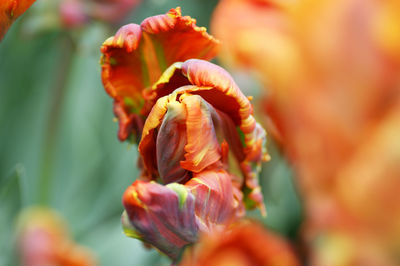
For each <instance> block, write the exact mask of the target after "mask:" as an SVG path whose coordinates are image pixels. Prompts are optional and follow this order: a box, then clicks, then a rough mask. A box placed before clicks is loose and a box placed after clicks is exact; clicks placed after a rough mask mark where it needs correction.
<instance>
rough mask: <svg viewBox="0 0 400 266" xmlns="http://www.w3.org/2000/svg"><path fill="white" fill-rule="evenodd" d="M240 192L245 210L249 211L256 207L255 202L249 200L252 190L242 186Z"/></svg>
mask: <svg viewBox="0 0 400 266" xmlns="http://www.w3.org/2000/svg"><path fill="white" fill-rule="evenodd" d="M242 192H243V202H244V206H245V207H246V209H248V210H251V209H254V208H255V207H257V202H255V201H253V200H252V199H250V198H249V195H250V193H251V192H252V190H251V189H250V188H248V187H246V186H244V187H243V189H242Z"/></svg>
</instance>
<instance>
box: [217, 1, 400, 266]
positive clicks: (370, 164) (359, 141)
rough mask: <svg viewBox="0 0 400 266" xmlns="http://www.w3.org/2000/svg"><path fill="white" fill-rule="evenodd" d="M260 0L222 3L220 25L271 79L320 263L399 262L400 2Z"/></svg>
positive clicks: (271, 103) (273, 113) (275, 112)
mask: <svg viewBox="0 0 400 266" xmlns="http://www.w3.org/2000/svg"><path fill="white" fill-rule="evenodd" d="M257 2H261V1H244V0H243V1H240V0H236V1H235V0H223V1H221V2H220V4H219V7H218V8H217V11H216V13H215V14H214V19H215V21H214V22H213V29H214V32H215V34H216V36H217V37H218V38H220V39H221V41H222V42H228V43H229V47H231V49H232V50H231V51H233V52H234V54H236V55H237V54H239V55H240V56H236V57H235V58H234V59H232V58H227V59H225V60H226V61H229V60H231V62H235V63H236V64H237V65H240V66H247V67H250V68H251V69H252V70H253V71H255V72H256V73H257V74H258V76H260V77H263V78H262V79H261V82H262V83H263V84H264V85H265V87H266V88H267V89H268V98H267V99H266V101H265V102H264V106H265V110H266V112H267V113H268V115H269V117H270V119H271V121H273V124H274V127H275V128H276V132H277V134H276V135H277V136H278V137H279V140H280V144H281V146H282V147H283V149H284V150H285V152H286V154H287V156H288V157H289V159H290V161H291V162H292V163H293V166H294V169H295V171H296V173H297V175H296V178H297V183H298V184H299V189H300V192H301V195H302V197H303V199H304V205H305V213H306V221H305V225H304V227H303V228H304V234H303V235H304V238H305V239H306V240H307V243H309V244H310V245H311V247H312V248H311V249H310V250H311V254H312V255H311V257H312V265H398V264H399V259H398V258H396V256H395V255H394V254H398V253H399V246H398V239H399V238H400V231H399V229H398V228H400V227H399V223H398V221H399V219H400V216H399V213H400V212H399V207H398V204H397V202H399V199H398V197H399V196H398V195H400V189H399V184H398V177H399V176H400V169H399V167H398V165H400V157H399V153H398V152H397V151H398V150H399V149H398V144H397V143H398V140H396V136H398V132H399V128H398V122H395V121H398V119H399V106H400V93H399V92H400V85H399V84H400V79H399V76H400V60H399V58H400V57H399V55H400V48H399V47H400V26H399V25H400V23H399V22H400V21H399V16H397V15H395V14H399V12H400V5H399V2H398V1H393V0H388V1H358V0H350V1H345V0H339V1H333V0H332V1H317V0H309V1H287V2H285V3H284V1H282V2H278V1H264V2H269V4H265V5H262V4H259V3H258V4H257ZM239 5H240V9H239V8H238V7H239ZM235 8H236V9H235ZM234 10H236V13H239V12H240V14H241V15H242V16H243V17H244V16H245V17H247V21H246V22H242V20H236V19H232V18H236V16H234V15H233V14H234V13H235V12H234ZM243 13H246V14H243ZM244 24H246V25H244ZM227 29H228V30H227ZM229 29H231V30H229ZM233 29H235V30H233ZM223 30H226V31H225V33H224V34H225V35H223V33H222V32H223ZM241 36H248V38H247V39H245V38H242V37H241ZM238 40H240V42H239V41H238ZM246 40H247V41H246ZM255 43H260V44H263V46H264V47H265V48H264V50H257V53H254V52H253V51H255V50H256V49H244V48H246V47H248V46H250V47H252V45H254V44H255ZM264 44H265V45H264ZM246 45H248V46H246ZM242 48H243V49H242ZM258 51H260V52H259V53H258ZM396 177H397V178H396ZM319 239H322V240H321V241H319ZM396 243H397V244H396ZM332 254H333V255H332ZM333 257H334V258H335V260H332V258H333Z"/></svg>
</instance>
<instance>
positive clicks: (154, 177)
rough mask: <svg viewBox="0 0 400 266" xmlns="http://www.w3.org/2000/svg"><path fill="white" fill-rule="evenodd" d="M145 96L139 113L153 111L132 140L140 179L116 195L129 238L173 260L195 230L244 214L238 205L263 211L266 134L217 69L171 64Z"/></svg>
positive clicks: (194, 236)
mask: <svg viewBox="0 0 400 266" xmlns="http://www.w3.org/2000/svg"><path fill="white" fill-rule="evenodd" d="M144 95H145V99H146V105H144V107H143V108H144V109H146V108H147V105H149V106H152V109H151V111H150V113H149V114H148V117H147V119H146V122H145V124H144V128H143V134H142V139H141V141H140V143H139V152H140V155H141V158H142V161H143V172H142V176H141V179H142V180H141V181H136V182H135V183H133V185H132V186H130V187H129V188H128V190H127V191H126V192H125V194H124V197H123V204H124V206H125V209H126V214H125V215H124V218H123V223H124V225H125V228H127V229H126V232H127V234H128V235H130V236H133V237H137V238H140V239H142V240H144V241H145V242H147V243H150V244H152V245H154V246H155V247H157V248H158V249H160V250H161V251H163V252H164V253H166V254H168V255H169V256H170V257H171V258H173V259H175V258H176V257H177V256H178V254H179V253H180V252H181V249H182V248H183V247H184V246H185V245H187V244H191V243H194V242H195V241H196V240H197V237H198V234H199V233H200V232H203V233H211V232H214V231H215V230H218V229H219V228H224V227H225V226H226V225H227V224H229V223H230V222H232V221H234V220H235V219H237V218H239V217H241V216H243V214H244V206H246V207H248V208H253V207H259V208H260V209H261V210H262V211H263V212H264V205H263V200H262V194H261V190H260V186H259V185H258V172H259V171H260V166H261V162H262V161H263V160H267V159H268V154H267V152H266V148H265V142H266V139H265V138H266V134H265V131H264V129H262V128H261V126H260V125H259V124H257V123H256V121H255V119H254V117H253V116H252V106H251V104H250V101H249V100H248V98H246V97H245V96H244V95H243V94H242V92H241V91H240V89H239V88H238V87H237V85H236V84H235V82H234V81H233V80H232V78H231V77H230V76H229V74H228V73H227V72H226V71H225V70H224V69H222V68H220V67H218V66H216V65H214V64H212V63H209V62H207V61H204V60H198V59H190V60H187V61H185V62H183V63H181V62H177V63H175V64H173V65H171V66H170V67H169V68H168V69H167V70H166V71H165V72H164V73H163V74H162V76H161V77H160V79H159V80H158V81H157V82H156V83H155V84H154V85H153V86H152V87H151V88H148V89H146V91H145V93H144ZM155 181H156V182H159V183H156V182H155ZM171 214H173V215H171ZM163 217H164V218H163Z"/></svg>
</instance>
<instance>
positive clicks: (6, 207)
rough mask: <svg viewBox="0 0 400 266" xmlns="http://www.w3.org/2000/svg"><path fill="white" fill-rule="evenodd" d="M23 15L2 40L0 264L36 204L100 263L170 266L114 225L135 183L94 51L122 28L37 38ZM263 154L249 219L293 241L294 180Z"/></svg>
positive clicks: (203, 21)
mask: <svg viewBox="0 0 400 266" xmlns="http://www.w3.org/2000/svg"><path fill="white" fill-rule="evenodd" d="M216 4H217V1H216V0H214V1H201V0H191V1H169V0H147V1H143V3H142V4H141V5H140V6H139V7H138V8H137V9H135V10H134V11H133V12H132V13H131V15H130V17H128V18H126V19H124V21H123V22H121V25H123V24H126V23H132V22H133V23H140V22H141V21H142V20H143V19H144V18H146V17H148V16H152V15H157V14H162V13H165V12H166V11H168V10H169V9H170V8H173V7H176V6H181V7H182V12H183V14H184V15H190V16H192V17H194V18H196V19H197V21H198V23H197V24H198V25H200V26H206V27H207V26H208V25H209V21H210V17H211V14H212V10H213V8H214V7H215V5H216ZM35 5H39V3H36V4H35ZM35 5H34V6H33V9H35V8H37V9H39V8H38V7H35ZM30 12H31V11H30V10H28V12H27V13H26V14H25V15H23V16H22V17H21V18H20V19H19V20H18V21H17V22H16V23H15V24H14V25H13V26H12V27H11V29H10V31H9V32H8V34H7V35H6V36H5V38H4V40H3V41H2V42H0V128H1V130H0V265H17V264H18V263H17V261H18V260H17V255H16V251H15V248H14V247H15V224H16V220H17V216H18V213H19V212H20V211H21V210H22V209H23V208H24V207H27V206H31V205H36V204H42V205H45V206H50V207H51V208H54V209H55V210H57V211H58V212H59V213H61V215H62V216H63V217H64V219H65V221H66V222H67V223H68V225H69V229H70V231H71V233H72V235H73V238H74V239H75V240H77V241H78V242H79V243H80V244H82V245H86V246H88V247H89V248H91V249H92V250H93V251H94V252H95V253H96V255H97V257H98V259H99V261H100V263H101V265H168V264H169V261H168V260H167V259H166V258H164V257H162V256H161V255H158V253H157V252H156V251H154V250H152V251H147V250H146V249H145V248H143V247H142V244H141V243H140V242H139V241H137V240H134V239H130V238H127V237H126V236H125V235H124V234H123V233H122V230H121V225H120V221H119V220H120V215H121V213H122V210H123V207H122V204H121V196H122V193H123V191H124V190H125V188H126V187H127V186H128V185H129V184H130V183H132V182H133V181H134V179H135V178H136V177H137V175H138V169H137V167H136V158H137V151H136V149H137V147H136V146H132V145H131V146H130V145H128V144H127V143H120V142H119V141H118V140H117V136H116V133H117V123H115V122H113V113H112V100H111V98H109V97H108V95H107V94H106V93H105V91H104V89H103V86H102V84H101V79H100V65H99V58H100V51H99V48H100V46H101V44H102V42H103V41H104V40H105V39H106V38H107V37H109V36H111V35H113V34H114V32H115V31H116V30H117V29H118V27H119V26H120V25H117V26H113V27H111V26H110V25H105V24H103V23H100V22H93V23H91V24H89V25H87V26H85V27H84V28H83V29H79V30H70V31H68V30H63V29H46V30H42V31H40V29H36V30H37V31H38V32H36V33H35V32H32V27H30V28H29V27H28V26H29V25H28V26H27V25H26V24H28V23H29V21H30V20H31V21H37V20H38V19H39V18H38V17H35V18H32V16H33V14H37V13H34V11H32V14H30ZM39 24H40V23H39ZM30 26H32V25H30ZM27 28H28V29H29V32H28V34H27V31H26V29H27ZM50 28H51V27H50ZM269 148H270V151H271V153H272V157H273V159H272V161H271V162H269V163H267V164H266V167H265V168H264V170H263V174H262V181H261V182H262V185H263V189H264V195H265V199H266V205H267V212H268V217H267V218H262V217H260V216H259V213H258V212H252V213H251V214H250V216H253V217H255V218H257V219H262V220H263V222H264V223H265V224H266V225H268V226H269V227H270V228H272V229H274V230H275V231H278V232H280V233H282V234H285V235H287V236H290V237H295V236H296V230H297V228H298V225H299V223H300V218H301V212H300V204H299V201H298V198H297V196H296V193H295V190H294V187H293V184H292V182H291V175H292V174H291V171H290V169H289V167H288V165H287V164H286V162H285V161H284V159H283V158H282V156H281V155H279V151H278V150H277V149H276V147H273V146H271V147H269Z"/></svg>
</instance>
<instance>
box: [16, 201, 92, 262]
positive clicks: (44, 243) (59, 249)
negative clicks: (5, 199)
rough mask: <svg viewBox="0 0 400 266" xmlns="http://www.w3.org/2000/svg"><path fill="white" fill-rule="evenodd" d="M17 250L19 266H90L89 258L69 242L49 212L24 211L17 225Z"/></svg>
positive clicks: (59, 220) (90, 260)
mask: <svg viewBox="0 0 400 266" xmlns="http://www.w3.org/2000/svg"><path fill="white" fill-rule="evenodd" d="M18 229H19V230H18V244H19V245H18V248H19V253H20V263H21V265H22V266H42V265H57V266H92V265H96V261H95V259H94V257H93V254H92V253H91V252H89V250H87V249H86V248H84V247H81V246H78V245H77V244H75V243H74V242H73V241H72V240H70V238H69V234H68V232H67V230H66V226H65V224H64V222H63V221H62V220H61V218H60V217H59V216H58V215H57V214H56V213H54V212H53V211H51V210H49V209H45V208H38V207H36V208H30V209H27V210H25V211H24V212H23V213H22V215H21V217H20V221H19V228H18Z"/></svg>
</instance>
